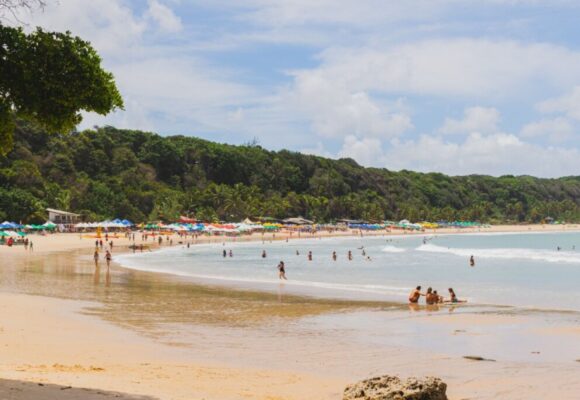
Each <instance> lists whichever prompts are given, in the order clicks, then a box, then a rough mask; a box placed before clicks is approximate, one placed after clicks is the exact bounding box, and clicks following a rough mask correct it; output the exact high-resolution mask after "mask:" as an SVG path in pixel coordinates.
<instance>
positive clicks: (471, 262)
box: [469, 256, 475, 267]
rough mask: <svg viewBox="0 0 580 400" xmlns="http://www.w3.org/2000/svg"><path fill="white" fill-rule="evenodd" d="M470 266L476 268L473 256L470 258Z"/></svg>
mask: <svg viewBox="0 0 580 400" xmlns="http://www.w3.org/2000/svg"><path fill="white" fill-rule="evenodd" d="M469 265H470V266H472V267H475V258H474V257H473V256H471V257H469Z"/></svg>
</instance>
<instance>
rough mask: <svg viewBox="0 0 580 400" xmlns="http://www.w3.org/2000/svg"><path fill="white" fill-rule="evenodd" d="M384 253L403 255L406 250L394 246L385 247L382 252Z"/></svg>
mask: <svg viewBox="0 0 580 400" xmlns="http://www.w3.org/2000/svg"><path fill="white" fill-rule="evenodd" d="M382 251H383V252H384V253H404V252H405V251H407V250H406V249H402V248H400V247H395V246H385V247H383V250H382Z"/></svg>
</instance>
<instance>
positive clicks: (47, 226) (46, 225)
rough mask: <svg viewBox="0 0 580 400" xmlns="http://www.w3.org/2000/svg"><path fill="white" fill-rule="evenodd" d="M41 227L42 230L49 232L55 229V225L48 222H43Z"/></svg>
mask: <svg viewBox="0 0 580 400" xmlns="http://www.w3.org/2000/svg"><path fill="white" fill-rule="evenodd" d="M41 226H42V228H43V229H49V230H52V229H55V228H56V224H55V223H52V222H50V221H47V222H45V223H44V224H42V225H41Z"/></svg>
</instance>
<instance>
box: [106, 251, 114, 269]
mask: <svg viewBox="0 0 580 400" xmlns="http://www.w3.org/2000/svg"><path fill="white" fill-rule="evenodd" d="M112 258H113V257H112V256H111V252H110V251H109V250H107V253H106V254H105V260H107V268H109V267H110V266H111V259H112Z"/></svg>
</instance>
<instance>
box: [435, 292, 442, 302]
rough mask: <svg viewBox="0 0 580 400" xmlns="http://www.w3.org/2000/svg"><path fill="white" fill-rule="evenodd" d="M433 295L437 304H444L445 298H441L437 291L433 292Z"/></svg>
mask: <svg viewBox="0 0 580 400" xmlns="http://www.w3.org/2000/svg"><path fill="white" fill-rule="evenodd" d="M433 295H434V296H435V304H441V303H443V296H439V293H437V291H436V290H434V291H433Z"/></svg>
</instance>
